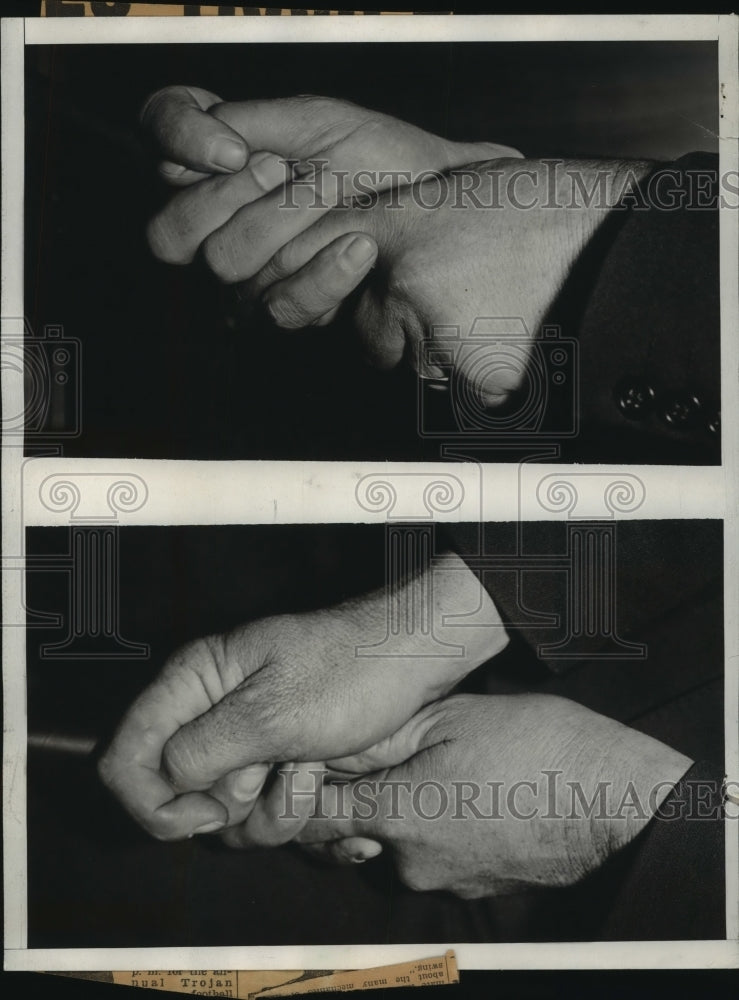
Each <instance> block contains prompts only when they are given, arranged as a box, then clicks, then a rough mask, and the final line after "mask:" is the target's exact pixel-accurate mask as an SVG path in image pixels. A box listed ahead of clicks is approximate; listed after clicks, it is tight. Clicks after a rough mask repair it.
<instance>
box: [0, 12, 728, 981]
mask: <svg viewBox="0 0 739 1000" xmlns="http://www.w3.org/2000/svg"><path fill="white" fill-rule="evenodd" d="M2 29H3V30H2V63H3V84H4V86H3V106H2V110H3V119H2V129H3V132H2V139H3V178H4V184H3V200H2V235H3V261H4V266H3V272H2V278H3V284H2V316H3V317H11V318H12V317H20V316H22V315H23V274H22V232H23V199H22V196H21V194H22V191H23V147H24V143H23V79H24V78H23V45H24V42H25V44H50V43H54V44H103V43H115V44H121V43H123V44H126V43H140V42H146V43H163V42H167V43H171V42H182V43H187V42H195V43H200V44H202V43H206V42H227V43H234V42H244V41H248V42H252V43H253V42H277V41H279V42H303V43H305V42H330V41H342V42H344V41H386V42H387V41H393V42H403V41H413V42H418V41H452V40H453V41H486V40H488V41H498V42H501V41H564V40H582V41H585V40H612V41H617V40H621V41H626V40H638V41H647V40H651V41H654V40H674V41H678V40H711V39H718V38H719V37H720V47H719V74H720V79H721V81H722V84H723V86H724V88H725V89H724V103H723V112H724V118H723V119H722V122H721V133H720V134H721V142H720V155H721V169H722V170H727V169H730V168H731V169H736V167H737V144H736V137H737V135H739V122H738V121H737V118H738V117H739V112H738V111H737V68H736V67H737V38H736V32H737V19H736V18H729V17H720V18H719V17H717V16H714V15H689V16H670V17H660V16H653V15H650V16H637V15H634V16H627V17H602V16H578V17H543V16H536V17H492V16H491V17H458V16H457V17H451V18H450V17H433V16H423V17H419V16H414V17H402V16H395V17H392V18H387V19H385V18H381V17H367V18H353V17H331V18H324V17H316V18H299V19H293V18H289V17H283V18H238V17H237V18H223V17H220V18H218V17H209V18H204V17H197V18H183V19H181V20H180V19H177V18H166V17H165V18H141V19H136V18H101V19H95V18H68V19H65V18H59V19H30V20H27V21H24V20H23V19H17V18H15V19H5V20H4V22H3V25H2ZM24 32H25V35H24ZM723 216H724V217H723V219H722V232H721V250H722V262H721V266H722V351H723V357H722V364H723V369H722V370H723V379H724V383H723V397H724V410H725V413H731V414H737V413H739V405H738V400H737V392H738V389H739V387H738V386H737V384H736V377H735V373H736V371H737V369H738V368H739V363H738V359H739V345H738V344H737V338H736V329H737V326H738V325H739V324H738V319H737V318H738V317H739V303H738V302H737V285H736V275H737V261H738V249H737V238H738V233H739V228H738V227H739V216H738V215H737V213H736V212H735V211H734V212H724V213H723ZM4 327H5V323H4ZM4 332H5V330H4ZM2 388H3V408H4V413H5V414H13V413H17V412H20V410H22V405H23V404H22V395H21V397H20V398H19V395H18V390H19V385H18V382H17V380H15V381H14V380H13V379H12V378H11V375H10V374H9V373H7V372H5V371H3V373H2ZM21 391H22V390H21ZM723 433H724V436H723V443H724V465H723V467H722V468H721V469H718V470H714V469H691V470H690V474H689V475H685V474H684V473H683V474H682V475H681V474H680V470H676V469H673V468H670V467H656V466H651V467H642V468H641V469H639V470H638V471H639V473H641V474H643V476H644V477H646V478H647V479H648V481H649V484H650V486H649V490H650V494H652V493H653V492H654V491H656V492H658V493H660V492H661V495H662V496H663V497H664V498H665V499H666V501H668V502H667V503H666V504H665V506H661V507H660V509H659V510H658V509H650V510H649V513H648V514H647V513H646V511H641V512H639V513H638V514H637V515H635V516H650V517H696V516H720V515H721V513H722V512H725V514H726V515H727V516H726V580H725V586H726V589H725V595H726V601H725V604H726V647H727V648H726V653H727V665H729V666H731V667H732V669H731V670H727V682H726V684H727V686H726V726H727V730H726V738H727V750H726V754H727V756H726V760H727V769H728V771H729V773H730V774H731V775H732V776H739V731H738V730H737V726H736V722H737V719H736V707H737V704H738V703H739V674H738V673H737V670H736V665H737V663H738V662H739V626H738V617H739V616H738V614H737V609H738V608H739V581H738V579H737V560H736V553H737V551H739V535H738V533H737V519H736V499H737V491H736V484H737V455H739V424H737V421H736V420H728V419H727V420H725V421H724V432H723ZM45 461H47V462H51V464H52V465H53V467H54V468H56V469H59V471H62V470H65V471H66V470H67V469H68V468H69V466H70V464H71V463H69V462H67V461H65V460H56V462H54V460H45ZM27 464H29V463H24V462H23V461H22V459H21V454H20V450H19V449H16V448H13V447H10V448H6V449H5V450H4V455H3V470H4V473H3V479H4V483H5V484H6V488H5V490H4V491H3V552H4V553H8V552H11V553H20V552H22V544H23V539H22V537H20V538H19V537H17V531H16V530H15V528H16V524H20V520H17V521H14V515H18V514H19V512H20V511H21V504H22V494H21V491H20V483H21V476H22V466H23V467H24V468H25V466H26V465H27ZM30 464H33V465H35V464H36V462H33V463H30ZM74 464H75V466H76V468H75V470H74V471H75V472H76V473H79V472H81V471H83V470H84V467H85V466H87V465H89V466H90V467H96V468H97V469H98V470H99V469H100V460H91V461H90V462H87V461H81V460H80V461H78V462H76V463H74ZM121 464H122V463H120V462H116V463H115V466H116V471H118V470H119V469H120V467H121ZM123 464H125V465H126V466H128V465H129V463H123ZM145 464H156V465H158V466H159V469H160V470H161V469H163V468H164V466H165V465H166V466H168V474H169V475H173V476H174V479H175V480H176V481H178V482H179V483H180V485H181V486H182V487H183V495H184V496H187V494H188V492H189V493H190V497H189V499H188V501H187V509H186V510H183V511H180V513H179V514H178V519H177V523H207V521H204V518H203V507H204V505H205V504H206V503H207V502H208V501H209V497H208V496H207V494H204V493H203V492H202V489H201V487H199V488H198V489H196V490H194V491H192V492H190V486H188V487H187V489H185V488H184V487H185V483H190V484H191V483H192V480H191V476H192V475H193V467H194V466H197V465H200V468H201V471H202V470H204V468H205V464H204V463H137V462H131V463H130V465H131V467H132V470H133V469H139V471H143V465H145ZM260 464H261V466H262V470H261V473H260V475H262V474H266V473H269V474H276V476H275V483H276V482H277V480H279V479H280V478H281V477H280V475H279V469H278V463H260ZM248 466H252V468H253V465H252V463H224V464H219V466H217V467H216V466H214V465H210V468H209V473H210V475H213V473H214V471H215V469H216V468H217V469H218V474H219V475H220V474H224V475H227V476H229V477H230V476H236V477H237V478H238V477H239V475H240V474H241V473H243V472H245V471H247V472H248V469H247V467H248ZM372 468H374V469H375V470H376V471H388V470H389V467H388V465H386V464H382V465H377V466H374V467H372ZM398 468H399V467H398V466H394V467H393V469H394V470H395V471H397V469H398ZM406 468H409V469H411V470H413V471H417V470H418V469H419V466H417V465H415V464H414V465H411V466H407V467H406ZM458 468H459V467H457V466H453V465H448V466H445V471H449V472H452V473H453V472H455V471H456V470H457V469H458ZM560 468H561V471H562V472H563V474H564V473H567V472H572V471H573V468H572V467H571V466H564V467H560ZM576 468H577V467H576ZM580 468H582V467H580ZM589 468H593V467H592V466H591V467H589ZM309 470H310V474H311V475H315V474H316V473H320V475H322V476H324V477H327V478H328V480H330V482H331V483H333V487H336V485H337V483H336V480H335V476H336V475H338V476H339V479H340V480H341V478H342V477H348V478H351V479H352V480H353V481H356V475H355V474H356V471H357V470H356V468H355V467H354V466H352V465H351V464H349V463H335V464H332V463H306V464H305V466H304V467H303V471H304V472H305V473H306V476H305V479H306V480H307V478H308V472H309ZM540 470H541V467H540ZM627 471H628V472H634V471H637V470H634V469H631V468H629V469H628V470H627ZM292 473H293V475H294V474H295V465H293V467H292ZM492 474H493V473H491V475H492ZM495 474H497V475H500V477H501V481H506V477H508V481H510V473H509V471H508V470H507V467H502V468H500V469H498V470H496V473H495ZM150 475H152V476H153V477H154V478H155V479H156V473H154V472H153V470H151V471H150ZM332 477H334V478H332ZM199 478H201V476H200V475H199V474H196V479H199ZM252 482H253V480H252ZM344 482H347V483H348V479H346V478H345V479H344ZM270 485H271V484H270ZM696 493H697V494H698V496H697V497H696ZM350 494H351V495H347V496H346V504H347V507H346V510H345V512H344V517H343V518H342V517H340V516H339V515H340V513H341V511H340V510H337V512H336V514H335V515H334V518H335V519H337V520H342V519H343V520H352V521H354V520H357V519H358V518H357V506H356V502H355V501H354V500H353V493H351V491H350ZM319 497H325V494H323V493H322V491H319V492H318V493H309V492H304V493H303V494H301V497H300V501H299V503H298V504H297V506H296V507H295V509H294V510H292V511H290V512H289V516H286V512H285V511H284V510H283V511H282V512H281V514H280V516H279V517H275V516H274V512H273V513H272V516H271V517H267V516H264V517H263V516H261V515H260V514H259V510H258V505H257V507H253V506H252V507H250V508H249V509H248V510H247V509H246V508H245V507H244V506H237V507H236V508H234V513H233V514H228V512H227V511H225V510H224V509H223V508H219V511H218V513H219V518H218V519H219V522H220V523H223V521H224V520H229V521H231V520H238V521H240V522H248V521H249V520H254V521H256V522H260V523H266V522H267V521H268V520H269V521H282V520H284V519H285V518H286V519H287V520H302V521H310V520H315V519H316V518H315V516H314V517H311V516H310V514H309V511H312V510H315V509H316V504H317V503H319V502H324V501H323V499H321V501H319V500H318V498H319ZM697 500H698V501H699V503H696V501H697ZM343 505H344V504H343V503H342V504H341V505H340V506H343ZM505 507H506V505H505V504H502V505H501V507H498V508H496V511H495V515H494V516H495V518H500V519H504V518H505V517H506V513H505ZM319 509H320V508H319ZM697 510H699V511H700V513H697V512H696V511H697ZM153 511H154V508H153V507H152V508H149V511H148V512H147V515H146V523H164V522H163V521H162V520H155V521H154V522H152V520H150V519H149V518H150V517H151V516H152V514H153ZM347 511H350V513H349V514H348V516H347ZM28 514H29V515H30V518H29V520H28V521H27V522H26V523H57V522H55V521H54V520H53V517H52V518H51V519H50V517H49V512H48V511H44V510H40V509H39V508H38V507H35V508H34V509H33V510H29V511H28ZM195 514H197V517H195V516H193V515H195ZM520 514H521V512H520V511H519V510H518V507H517V506H516V508H515V509H514V508H510V510H509V513H508V516H512V517H516V516H520ZM159 516H162V515H161V514H160V515H159ZM491 516H492V515H491ZM538 516H541V515H538ZM320 519H321V520H325V519H326V517H325V512H324V516H322V517H321V518H320ZM167 520H168V521H171V519H170V518H168V519H167ZM65 523H68V522H65ZM122 523H144V521H143V520H140V521H137V522H135V519H131V520H129V519H124V520H123V521H122ZM210 523H215V522H214V521H212V520H211V522H210ZM21 580H22V575H21V574H20V573H19V572H6V573H4V575H3V609H4V620H5V621H7V620H8V618H7V614H6V613H7V612H8V610H9V609H11V610H12V609H14V608H16V607H19V606H20V604H21ZM3 654H4V662H5V664H6V665H8V664H11V665H12V664H18V663H21V664H24V663H25V634H24V630H23V629H22V628H5V629H3ZM4 711H5V723H6V739H5V749H4V768H5V780H4V792H3V795H4V808H5V813H4V816H5V841H4V851H5V880H6V882H5V917H6V921H5V935H6V949H7V950H6V953H5V958H6V968H8V969H14V970H21V969H28V970H32V969H36V970H47V969H49V968H54V969H57V970H64V969H69V970H72V971H73V970H86V969H89V970H92V969H112V968H121V967H123V968H133V967H141V966H146V967H147V968H151V967H152V966H158V967H161V968H168V967H169V968H172V967H179V968H192V967H200V968H202V967H209V968H218V967H220V968H311V967H314V968H315V967H320V968H336V969H339V968H357V967H370V966H376V965H379V964H382V963H386V962H398V961H403V960H412V959H414V958H422V957H428V956H429V955H431V954H436V953H438V952H440V950H443V947H444V946H442V945H438V944H432V945H420V944H419V945H393V946H377V947H376V946H331V947H313V946H311V947H284V948H188V949H182V948H156V949H148V948H144V949H141V948H137V949H53V950H44V949H31V950H28V949H27V948H26V940H27V936H26V929H27V928H26V919H27V910H26V871H25V864H26V843H25V807H26V788H25V767H24V764H25V735H26V734H25V727H26V721H25V671H24V670H23V671H22V672H20V676H19V675H18V672H16V671H12V672H6V676H5V707H4ZM737 832H738V833H739V831H737ZM726 860H727V885H729V884H731V883H733V885H734V887H735V889H736V891H731V890H729V889H728V888H727V929H728V934H729V937H731V938H733V939H736V938H737V936H739V842H738V841H737V840H736V838H732V837H728V838H727V848H726ZM453 947H455V949H456V951H457V956H458V960H459V966H460V968H462V969H485V968H499V969H504V968H505V969H514V968H531V969H535V968H539V969H545V968H546V969H554V968H562V969H564V968H653V967H660V968H667V967H674V968H698V967H715V968H720V967H734V966H739V943H737V941H736V940H730V941H720V942H624V943H592V944H590V943H585V944H583V943H577V944H567V945H563V944H561V943H557V944H504V945H496V944H490V945H465V944H461V945H460V944H457V945H453Z"/></svg>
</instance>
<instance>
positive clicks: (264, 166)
mask: <svg viewBox="0 0 739 1000" xmlns="http://www.w3.org/2000/svg"><path fill="white" fill-rule="evenodd" d="M289 174H290V168H289V167H288V166H286V164H285V163H284V161H283V160H281V159H280V158H279V157H278V156H274V155H273V154H271V153H268V152H263V151H260V152H257V153H254V154H253V155H252V157H251V158H250V159H249V162H248V164H247V165H246V167H244V169H243V170H240V171H239V172H238V173H236V174H230V175H228V176H224V175H222V174H220V175H218V176H217V177H208V178H207V179H206V180H204V181H202V183H200V184H197V185H195V186H192V187H188V188H186V189H185V190H184V191H180V192H179V193H178V194H176V195H174V197H173V198H171V199H170V201H169V202H168V203H167V205H166V206H165V207H164V208H163V209H162V211H161V212H159V214H158V215H155V216H154V218H153V219H152V220H151V222H150V223H149V226H148V229H147V236H148V240H149V246H150V247H151V250H152V253H153V254H154V256H155V257H157V258H158V259H159V260H162V261H165V262H166V263H169V264H189V263H190V261H191V260H192V259H193V257H194V256H195V253H196V252H197V249H198V247H199V246H200V244H201V243H202V242H203V240H204V239H205V238H206V237H207V236H209V235H210V234H211V233H212V232H213V231H214V230H216V229H218V228H220V227H221V226H222V225H223V224H224V223H226V222H228V220H229V219H230V218H231V216H232V215H234V213H236V212H238V211H239V209H241V208H243V206H244V205H248V204H250V203H251V202H254V201H256V200H257V199H258V198H261V197H262V196H263V195H264V194H266V193H267V192H269V191H273V190H274V189H275V188H278V187H281V186H282V185H283V184H284V183H285V181H286V180H287V179H288V177H289Z"/></svg>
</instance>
